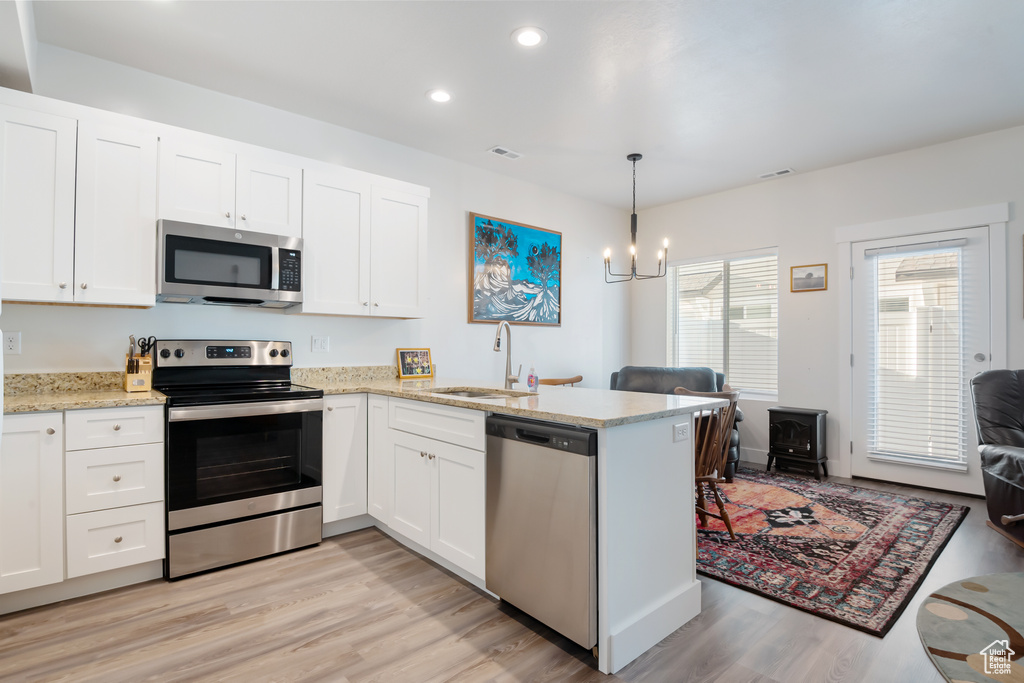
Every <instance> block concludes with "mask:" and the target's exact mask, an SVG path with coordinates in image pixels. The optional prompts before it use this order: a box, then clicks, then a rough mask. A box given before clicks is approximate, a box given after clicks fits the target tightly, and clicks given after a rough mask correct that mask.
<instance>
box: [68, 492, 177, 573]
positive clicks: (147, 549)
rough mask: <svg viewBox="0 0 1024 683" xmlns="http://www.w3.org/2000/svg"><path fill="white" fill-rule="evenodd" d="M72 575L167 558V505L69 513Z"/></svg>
mask: <svg viewBox="0 0 1024 683" xmlns="http://www.w3.org/2000/svg"><path fill="white" fill-rule="evenodd" d="M67 528H68V578H69V579H70V578H74V577H76V576H85V575H86V574H94V573H96V572H103V571H107V570H110V569H117V568H119V567H129V566H131V565H133V564H141V563H142V562H151V561H152V560H160V559H163V557H164V541H165V534H164V504H163V503H147V504H145V505H130V506H128V507H123V508H114V509H112V510H97V511H96V512H84V513H82V514H80V515H68V518H67Z"/></svg>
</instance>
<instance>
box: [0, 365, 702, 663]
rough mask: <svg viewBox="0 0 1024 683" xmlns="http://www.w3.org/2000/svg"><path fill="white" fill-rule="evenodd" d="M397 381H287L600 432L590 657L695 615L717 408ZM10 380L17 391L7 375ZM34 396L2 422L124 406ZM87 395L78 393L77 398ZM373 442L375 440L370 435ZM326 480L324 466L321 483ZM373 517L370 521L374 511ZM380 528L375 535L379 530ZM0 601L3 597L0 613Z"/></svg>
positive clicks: (13, 402) (369, 371)
mask: <svg viewBox="0 0 1024 683" xmlns="http://www.w3.org/2000/svg"><path fill="white" fill-rule="evenodd" d="M98 374H103V373H98ZM393 377H394V368H361V369H350V368H320V369H313V368H293V370H292V380H293V381H294V382H296V383H298V384H304V385H306V386H312V387H316V388H321V389H323V390H324V392H325V394H326V398H325V403H326V405H328V406H330V405H331V403H330V400H331V399H332V397H333V398H344V397H346V395H353V396H358V395H364V396H365V397H368V398H369V399H370V401H371V406H372V405H373V402H374V401H383V402H384V404H385V405H387V402H388V401H392V400H394V401H397V402H399V403H401V404H404V405H412V404H411V403H410V402H412V401H415V402H420V403H425V404H436V405H437V407H438V408H441V409H456V410H458V409H461V410H462V414H465V415H468V416H473V415H479V416H480V420H481V424H482V419H483V416H484V415H486V414H487V413H498V414H504V415H516V416H520V417H528V418H533V419H537V420H546V421H550V422H558V423H566V424H574V425H579V426H584V427H590V428H593V429H596V430H597V432H598V453H597V533H598V542H597V547H598V554H597V576H598V590H597V593H598V595H597V600H598V645H597V654H598V667H599V669H600V670H601V671H603V672H605V673H611V672H615V671H618V670H619V669H621V668H622V667H624V666H625V665H626V664H628V663H629V662H630V661H632V660H633V659H635V658H636V657H637V656H639V655H640V654H642V653H643V652H645V651H647V650H648V649H650V648H651V647H653V646H654V645H655V644H657V643H658V642H659V641H661V640H662V639H663V638H665V637H666V636H667V635H669V634H670V633H671V632H673V631H674V630H676V629H678V628H679V627H680V626H682V625H683V624H685V623H686V622H687V621H689V620H690V619H692V618H693V617H695V616H696V615H697V614H698V613H699V612H700V584H699V582H698V581H697V580H696V572H695V557H694V549H695V538H694V534H695V529H694V525H693V518H694V512H693V495H692V481H693V462H692V450H693V449H692V441H691V438H690V436H691V434H692V433H693V424H692V422H693V413H695V412H698V411H700V410H702V409H705V408H710V407H713V406H718V405H720V404H721V403H722V402H721V401H717V400H708V399H701V398H693V397H683V396H674V395H662V394H643V393H633V392H620V391H606V390H598V389H585V388H568V387H548V386H543V387H541V388H540V392H539V393H537V394H527V393H526V392H521V391H516V392H512V393H509V394H506V395H500V396H499V397H496V398H472V397H459V396H454V395H452V394H450V393H440V392H439V391H438V390H442V389H443V390H452V389H477V388H485V389H488V390H492V392H493V393H488V394H487V395H491V396H494V395H495V394H501V392H502V391H503V390H502V389H500V388H499V387H500V384H498V383H486V382H485V383H481V382H477V381H467V380H456V379H450V380H446V379H443V378H442V379H436V378H435V379H431V380H405V381H400V380H397V379H393ZM7 379H8V380H9V381H8V386H12V385H13V384H14V382H12V381H10V380H12V377H11V376H8V378H7ZM34 386H35V387H36V391H34V392H26V391H24V390H23V391H21V392H19V393H13V394H8V395H7V396H6V397H5V406H4V410H5V412H6V413H18V412H29V411H33V410H44V411H58V410H69V411H73V410H75V409H77V408H83V407H86V406H88V407H91V408H96V407H102V406H104V405H109V406H124V405H126V404H125V403H124V395H123V394H122V393H121V392H117V391H113V390H111V391H109V401H110V402H109V403H106V404H104V403H103V402H102V392H96V391H89V392H88V394H87V397H88V398H87V402H86V403H85V404H83V403H82V402H81V401H79V400H78V399H79V398H85V397H86V395H85V394H83V395H78V394H79V392H78V391H74V390H72V391H67V392H61V391H46V387H45V383H44V382H36V384H35V385H34ZM88 389H89V387H86V386H83V387H81V390H82V391H83V392H84V391H87V390H88ZM33 394H35V395H34V396H33ZM97 394H99V397H98V396H97ZM159 396H160V395H159V394H158V393H157V392H153V394H152V395H147V398H146V399H145V400H146V402H150V401H159ZM33 401H35V402H33ZM442 407H443V408H442ZM328 409H330V408H328ZM325 414H326V413H325ZM364 415H365V413H364ZM371 420H372V408H371ZM325 422H326V421H325ZM680 425H682V427H680ZM370 436H371V442H372V429H371V435H370ZM371 448H372V446H371ZM371 457H372V455H371ZM326 470H327V468H326V465H325V478H326ZM371 477H372V475H371ZM325 489H326V483H325ZM325 510H326V504H325ZM370 514H374V513H373V510H372V506H371V509H370ZM364 518H365V516H364ZM325 519H326V515H325ZM371 523H372V522H371ZM377 523H378V526H380V522H379V520H378V522H377ZM364 526H365V524H364ZM480 528H482V522H481V527H480ZM326 530H327V528H326V527H325V531H326ZM385 531H388V529H385ZM334 533H337V532H334ZM389 533H390V531H389ZM399 537H401V535H400V534H399ZM411 547H414V546H411ZM414 549H418V548H415V547H414ZM428 556H429V555H428ZM148 578H152V577H148ZM474 583H476V584H477V585H482V583H481V582H479V581H474ZM44 588H45V587H44ZM36 590H44V589H36ZM5 597H7V596H3V595H0V607H3V602H4V600H5ZM57 599H60V598H57ZM39 604H42V603H39ZM0 611H3V610H0Z"/></svg>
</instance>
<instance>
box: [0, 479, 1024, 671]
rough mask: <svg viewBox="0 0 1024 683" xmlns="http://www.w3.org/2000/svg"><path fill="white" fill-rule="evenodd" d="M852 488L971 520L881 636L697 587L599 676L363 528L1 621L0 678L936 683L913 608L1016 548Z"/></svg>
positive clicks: (1006, 559)
mask: <svg viewBox="0 0 1024 683" xmlns="http://www.w3.org/2000/svg"><path fill="white" fill-rule="evenodd" d="M830 481H840V482H845V483H851V482H850V480H844V479H839V478H836V477H832V478H830ZM853 483H856V484H857V485H860V486H867V487H873V488H880V489H884V490H890V491H901V492H909V493H910V494H911V495H917V496H921V497H928V498H935V499H938V500H944V501H948V502H954V503H961V504H965V505H969V506H970V507H971V512H970V514H969V515H968V517H967V519H966V520H965V521H964V523H963V524H962V525H961V527H960V529H959V530H957V532H956V534H955V535H954V537H953V539H952V540H951V541H950V543H949V545H948V546H947V547H946V549H945V550H943V552H942V554H941V555H940V557H939V559H938V561H937V562H936V564H935V566H934V567H933V568H932V570H931V572H930V573H929V575H928V576H927V577H926V579H925V583H924V584H923V586H922V587H921V589H920V590H919V591H918V593H917V595H916V596H915V598H914V599H913V600H912V602H911V604H910V605H909V606H908V608H907V610H906V611H905V612H904V614H903V615H902V616H901V617H900V619H899V621H898V622H897V623H896V625H895V626H894V627H893V629H892V630H891V631H890V632H889V634H888V635H887V636H886V637H885V638H884V639H882V638H877V637H875V636H870V635H867V634H865V633H861V632H859V631H855V630H853V629H850V628H847V627H845V626H841V625H838V624H834V623H832V622H830V621H826V620H823V619H819V618H816V617H813V616H811V615H809V614H805V613H803V612H800V611H798V610H795V609H793V608H790V607H786V606H784V605H781V604H779V603H776V602H773V601H771V600H767V599H765V598H761V597H759V596H756V595H754V594H752V593H748V592H746V591H743V590H740V589H739V588H734V587H732V586H727V585H725V584H722V583H719V582H717V581H714V580H712V579H707V578H704V577H701V582H702V600H703V609H702V612H701V614H700V616H698V617H697V618H696V619H694V620H693V621H691V622H690V623H688V624H686V625H685V626H684V627H683V628H681V629H679V630H678V631H676V632H675V633H673V634H672V635H670V636H669V637H668V638H666V639H665V640H664V641H662V642H661V643H659V644H658V645H657V646H655V647H654V648H653V649H651V650H650V651H648V652H647V653H645V654H644V655H642V656H641V657H640V658H639V659H637V660H636V661H634V662H633V663H631V664H630V665H629V666H627V667H626V668H625V669H623V670H622V671H621V672H619V673H618V675H616V676H604V675H603V674H601V673H599V672H598V671H597V670H596V662H595V660H594V658H593V656H592V655H591V653H590V652H589V651H586V650H584V649H582V648H580V647H578V646H576V645H575V644H573V643H571V642H569V641H567V640H566V639H564V638H562V637H561V636H559V635H558V634H556V633H553V632H552V631H550V630H549V629H547V628H545V627H544V626H543V625H541V624H539V623H537V622H536V621H534V620H533V619H531V618H529V617H527V616H525V615H524V614H522V613H520V612H518V611H517V610H515V609H514V608H512V607H509V606H507V605H504V604H502V603H499V602H497V601H495V600H493V599H492V598H490V597H488V596H486V595H485V594H483V593H482V592H480V591H478V590H477V589H475V588H473V587H471V586H469V585H467V584H466V583H464V582H462V581H461V580H459V579H457V578H454V577H453V576H452V575H450V574H449V573H447V572H445V571H444V570H442V569H440V568H438V567H437V566H436V565H434V564H432V563H431V562H429V561H427V560H425V559H423V558H422V557H420V556H419V555H417V554H415V553H413V552H411V551H409V550H407V549H405V548H403V547H402V546H401V545H399V544H398V543H396V542H395V541H393V540H392V539H390V538H389V537H387V536H385V535H384V534H382V533H381V532H379V531H377V530H376V529H366V530H363V531H357V532H354V533H351V534H346V535H343V536H338V537H334V538H330V539H327V540H325V541H324V542H323V543H322V544H321V545H319V546H318V547H316V548H310V549H306V550H301V551H297V552H293V553H289V554H286V555H281V556H278V557H273V558H268V559H265V560H261V561H258V562H252V563H249V564H245V565H241V566H238V567H232V568H229V569H225V570H222V571H218V572H213V573H210V574H205V575H202V576H195V577H191V578H188V579H185V580H182V581H177V582H174V583H167V582H164V581H151V582H148V583H144V584H139V585H136V586H130V587H127V588H122V589H118V590H114V591H109V592H107V593H102V594H98V595H92V596H88V597H85V598H79V599H76V600H69V601H66V602H63V603H59V604H56V605H50V606H46V607H41V608H37V609H33V610H26V611H24V612H20V613H17V614H12V615H8V616H4V617H0V680H2V681H75V682H76V683H77V682H79V681H102V682H104V683H113V682H115V681H336V682H339V683H356V682H357V681H358V682H362V681H410V682H415V683H421V682H429V681H578V682H584V681H637V682H639V681H645V682H655V681H657V682H662V681H664V682H672V683H677V682H682V681H732V682H737V683H740V682H750V683H753V682H756V681H778V682H780V683H793V682H802V681H872V682H885V681H893V682H900V683H903V682H912V683H918V682H921V683H927V682H932V681H934V682H936V683H938V682H940V681H942V680H943V679H942V678H941V676H940V675H939V674H938V672H937V671H936V670H935V668H934V667H933V666H932V664H931V662H930V661H929V660H928V658H927V656H926V655H925V653H924V649H923V648H922V646H921V644H920V641H919V639H918V636H917V629H916V627H915V619H916V615H917V609H918V606H919V605H920V603H921V601H922V600H923V599H924V597H925V596H927V595H928V593H930V592H931V591H933V590H936V589H938V588H940V587H941V586H943V585H945V584H947V583H949V582H951V581H954V580H957V579H961V578H966V577H968V576H975V575H979V574H989V573H996V572H1006V571H1024V549H1021V548H1019V547H1017V546H1015V545H1014V544H1012V543H1010V542H1009V541H1007V540H1006V539H1004V538H1003V537H1002V536H1000V535H999V534H997V533H996V532H994V531H992V530H990V529H987V528H986V527H985V519H986V515H985V503H984V501H982V500H978V499H973V498H966V497H962V496H956V495H950V494H943V493H934V492H927V491H921V490H917V489H906V488H903V487H898V486H893V485H887V484H880V483H874V482H865V481H862V480H858V481H856V482H853Z"/></svg>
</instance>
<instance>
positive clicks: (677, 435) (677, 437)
mask: <svg viewBox="0 0 1024 683" xmlns="http://www.w3.org/2000/svg"><path fill="white" fill-rule="evenodd" d="M689 438H690V423H689V422H680V423H679V424H677V425H672V440H673V441H686V440H687V439H689Z"/></svg>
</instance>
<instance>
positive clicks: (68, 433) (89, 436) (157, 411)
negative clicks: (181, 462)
mask: <svg viewBox="0 0 1024 683" xmlns="http://www.w3.org/2000/svg"><path fill="white" fill-rule="evenodd" d="M64 425H65V439H66V440H65V450H69V451H78V450H82V449H83V448H105V447H107V446H129V445H131V444H137V443H162V442H163V440H164V408H163V406H141V407H138V408H90V409H88V410H69V411H67V412H66V413H65V417H64Z"/></svg>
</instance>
